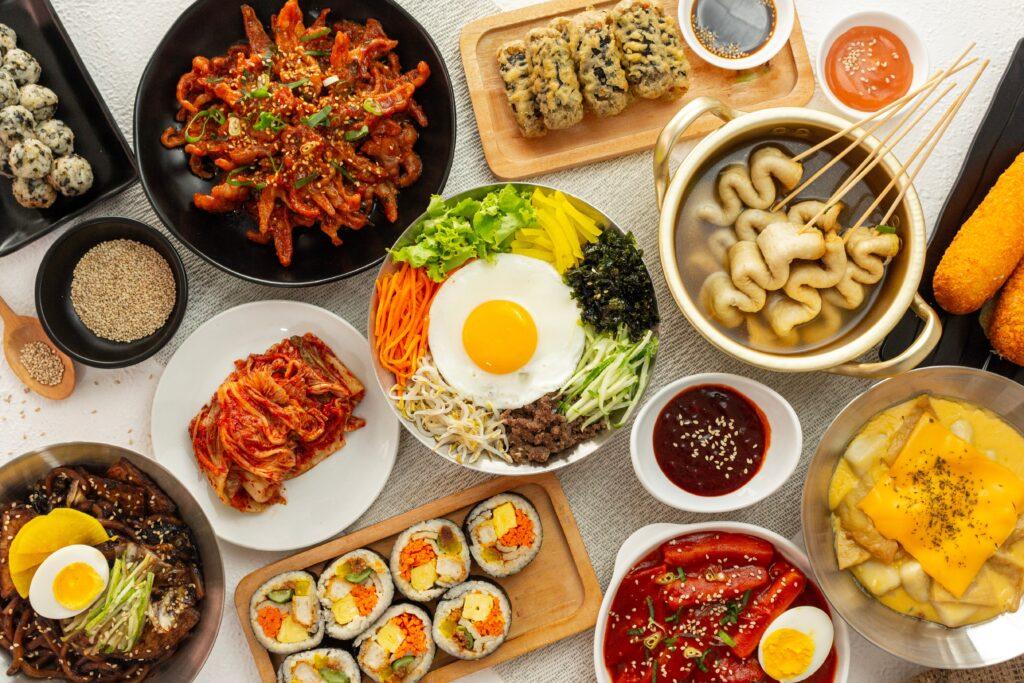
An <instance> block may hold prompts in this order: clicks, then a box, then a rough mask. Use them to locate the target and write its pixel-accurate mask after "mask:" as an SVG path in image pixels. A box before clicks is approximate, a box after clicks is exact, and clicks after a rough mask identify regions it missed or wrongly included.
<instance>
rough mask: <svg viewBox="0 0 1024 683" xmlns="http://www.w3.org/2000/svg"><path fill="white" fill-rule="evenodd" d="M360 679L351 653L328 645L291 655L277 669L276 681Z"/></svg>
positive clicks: (328, 682) (326, 682) (338, 682)
mask: <svg viewBox="0 0 1024 683" xmlns="http://www.w3.org/2000/svg"><path fill="white" fill-rule="evenodd" d="M361 680H362V676H360V674H359V667H358V666H357V665H356V660H355V659H353V658H352V655H350V654H349V653H347V652H345V651H344V650H338V649H335V648H330V647H323V648H319V649H317V650H310V651H309V652H300V653H299V654H297V655H292V656H291V657H288V658H287V659H285V660H284V662H282V663H281V668H279V669H278V670H277V683H321V682H322V683H359V681H361Z"/></svg>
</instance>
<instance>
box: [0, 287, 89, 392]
mask: <svg viewBox="0 0 1024 683" xmlns="http://www.w3.org/2000/svg"><path fill="white" fill-rule="evenodd" d="M0 320H3V323H4V356H6V357H7V363H8V364H9V365H10V366H11V369H12V370H14V374H15V375H17V376H18V379H20V380H21V381H22V382H23V383H24V384H25V386H27V387H28V388H29V389H31V390H32V391H34V392H36V393H37V394H39V395H40V396H43V397H44V398H48V399H51V400H54V401H60V400H62V399H65V398H67V397H68V396H70V395H71V392H72V391H74V390H75V366H74V364H73V363H72V362H71V359H70V358H68V356H67V355H66V354H64V353H63V352H62V351H61V350H60V349H58V348H57V347H55V346H54V345H53V342H51V341H50V338H49V337H47V336H46V332H45V331H43V326H42V325H41V324H39V320H38V319H36V318H32V317H30V316H27V315H18V314H17V313H15V312H14V311H13V310H11V307H10V306H8V305H7V302H6V301H4V300H3V297H0ZM36 341H37V342H42V343H43V344H46V345H47V346H48V347H49V348H50V349H51V350H52V351H53V352H54V353H56V354H57V357H58V358H60V362H61V363H63V364H64V376H63V377H62V378H61V381H60V384H57V385H55V386H52V387H51V386H47V385H45V384H40V383H39V382H37V381H36V380H35V379H33V378H32V375H30V374H29V372H28V370H27V369H26V368H25V366H24V365H22V364H21V353H20V351H21V348H22V347H23V346H25V344H28V343H30V342H36Z"/></svg>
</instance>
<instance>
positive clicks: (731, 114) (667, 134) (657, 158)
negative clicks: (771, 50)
mask: <svg viewBox="0 0 1024 683" xmlns="http://www.w3.org/2000/svg"><path fill="white" fill-rule="evenodd" d="M709 113H710V114H714V115H715V116H717V117H718V118H720V119H722V121H724V122H725V123H728V122H730V121H732V120H733V119H734V118H736V117H737V116H739V115H740V114H742V113H743V112H741V111H738V110H736V109H733V108H732V107H729V106H727V105H725V104H724V103H722V101H721V100H718V99H715V98H714V97H698V98H696V99H694V100H692V101H691V102H689V103H688V104H687V105H686V106H684V107H682V108H681V109H680V110H679V111H678V112H676V115H675V116H673V117H672V120H671V121H669V122H668V125H667V126H665V128H664V129H663V130H662V131H661V135H659V136H658V143H657V145H655V147H654V190H655V193H656V194H657V195H658V207H659V208H660V207H661V205H662V204H663V203H664V202H665V193H666V192H667V191H668V185H669V182H670V181H671V180H672V169H671V168H670V166H669V162H670V160H671V158H672V150H673V149H674V148H675V146H676V143H677V142H679V138H680V137H682V135H683V133H685V132H686V129H687V128H689V127H690V126H692V125H693V122H694V121H696V120H697V119H699V118H700V117H701V116H703V115H704V114H709Z"/></svg>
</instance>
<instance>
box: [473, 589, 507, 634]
mask: <svg viewBox="0 0 1024 683" xmlns="http://www.w3.org/2000/svg"><path fill="white" fill-rule="evenodd" d="M474 625H475V626H476V632H477V633H479V634H480V635H482V636H500V635H501V634H502V633H504V632H505V617H504V616H502V614H501V607H499V606H498V600H497V598H495V599H494V600H493V601H492V602H491V611H490V614H488V615H487V618H486V619H484V620H483V621H478V622H476V624H474Z"/></svg>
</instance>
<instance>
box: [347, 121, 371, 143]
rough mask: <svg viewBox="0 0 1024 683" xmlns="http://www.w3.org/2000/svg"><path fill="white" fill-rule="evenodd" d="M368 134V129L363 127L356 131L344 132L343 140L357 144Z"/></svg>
mask: <svg viewBox="0 0 1024 683" xmlns="http://www.w3.org/2000/svg"><path fill="white" fill-rule="evenodd" d="M369 134H370V127H369V126H366V125H364V126H363V127H362V128H359V129H358V130H346V131H345V140H347V141H348V142H359V141H360V140H362V139H363V138H365V137H366V136H367V135H369Z"/></svg>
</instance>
